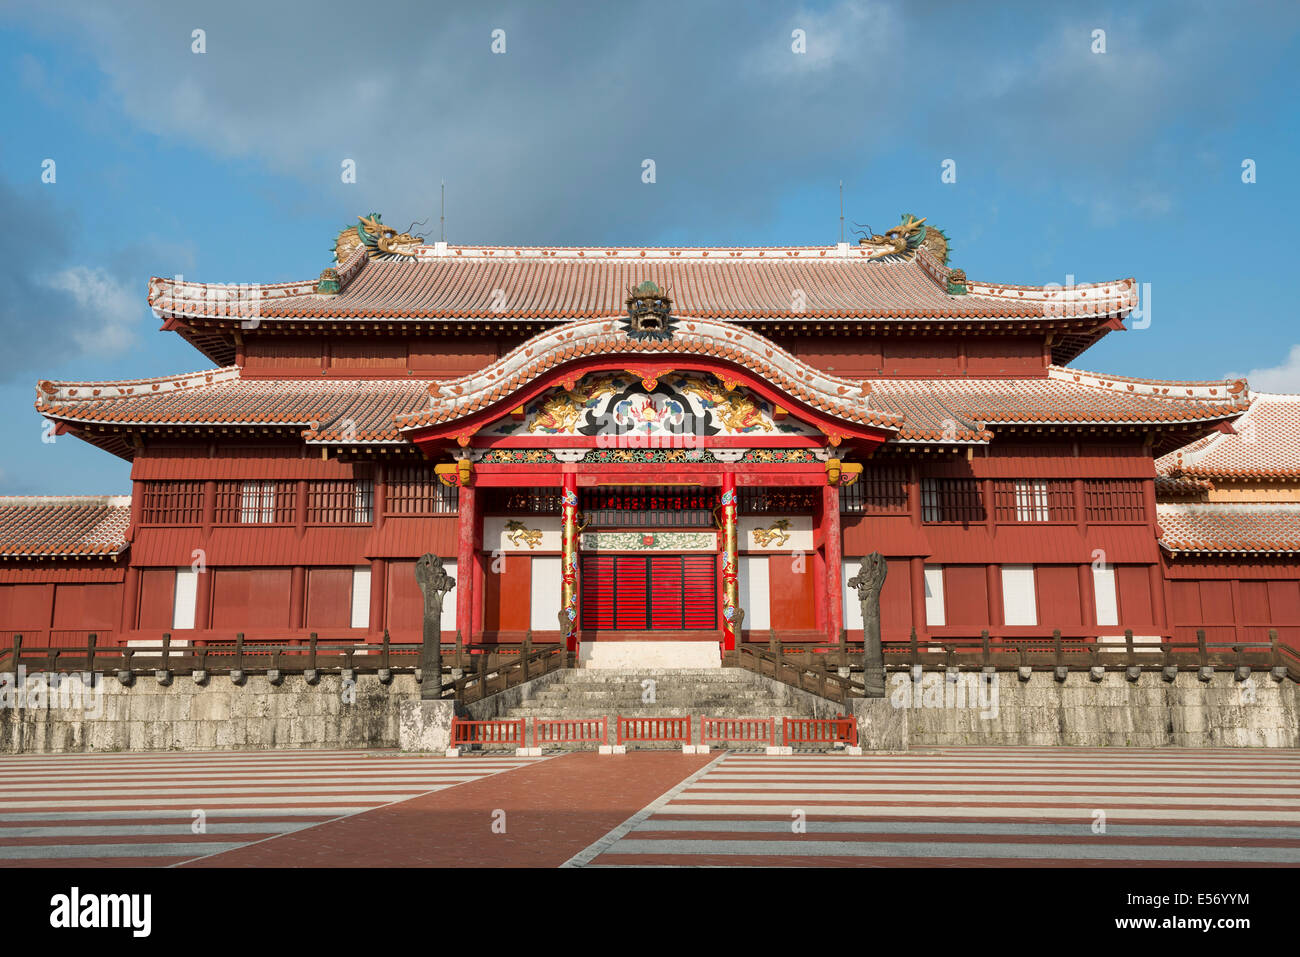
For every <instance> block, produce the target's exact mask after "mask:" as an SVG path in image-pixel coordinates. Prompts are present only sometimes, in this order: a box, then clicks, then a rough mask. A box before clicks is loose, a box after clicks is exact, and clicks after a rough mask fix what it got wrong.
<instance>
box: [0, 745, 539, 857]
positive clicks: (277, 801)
mask: <svg viewBox="0 0 1300 957" xmlns="http://www.w3.org/2000/svg"><path fill="white" fill-rule="evenodd" d="M545 760H548V759H546V758H514V757H500V758H495V757H484V758H474V759H472V760H457V759H454V758H438V757H415V756H407V755H401V754H398V753H396V752H357V751H251V752H250V751H245V752H230V751H224V752H167V753H154V754H151V753H113V754H58V755H34V756H2V757H0V867H3V866H8V867H15V866H17V867H35V866H42V865H53V866H60V867H89V866H100V865H102V866H112V867H124V866H149V867H158V866H167V865H172V864H179V863H182V862H185V861H191V860H195V859H199V858H203V857H207V856H209V855H212V854H220V853H223V852H227V851H232V850H235V849H237V848H241V847H245V846H247V845H249V844H253V843H257V842H262V841H267V840H268V839H273V838H276V837H279V836H281V835H285V834H291V833H293V832H296V831H301V830H303V829H305V828H310V827H313V826H317V825H320V824H324V823H327V822H330V821H337V820H339V819H342V818H346V817H349V816H352V815H356V814H361V813H364V812H367V811H371V810H374V809H376V808H379V807H383V806H385V805H389V804H392V803H394V802H401V801H407V800H410V799H411V798H415V797H419V796H421V795H426V794H429V793H432V792H435V791H440V790H443V789H445V788H449V787H452V786H453V785H457V784H463V783H466V782H469V781H475V780H478V779H479V778H482V777H486V776H489V775H493V774H497V773H500V772H502V771H509V770H512V769H514V768H519V767H522V766H524V765H527V764H529V763H535V762H538V761H545ZM196 812H202V814H201V815H199V814H197V813H196ZM200 825H201V827H200Z"/></svg>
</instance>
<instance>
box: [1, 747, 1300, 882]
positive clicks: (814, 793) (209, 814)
mask: <svg viewBox="0 0 1300 957" xmlns="http://www.w3.org/2000/svg"><path fill="white" fill-rule="evenodd" d="M1010 864H1017V865H1028V866H1068V867H1080V866H1084V867H1087V866H1115V865H1133V866H1142V865H1149V866H1186V867H1196V866H1224V865H1240V866H1279V865H1281V866H1296V865H1300V752H1297V751H1240V750H1213V751H1201V750H1198V751H1177V750H1159V751H1137V750H1093V749H1044V748H967V749H936V750H933V751H925V752H912V753H907V754H887V755H886V754H878V755H866V756H864V757H849V756H844V755H806V756H798V755H796V756H791V757H766V756H763V755H759V754H727V755H725V756H724V755H720V754H718V753H714V754H713V755H708V756H696V755H682V754H674V753H666V752H640V753H635V752H634V753H632V754H628V755H625V756H606V757H602V756H599V755H596V754H594V753H590V752H586V753H578V754H568V755H562V756H556V757H542V758H514V757H462V758H439V757H418V756H409V755H402V754H398V753H395V752H339V751H332V752H331V751H320V752H314V751H294V752H287V751H284V752H207V753H152V754H122V753H115V754H94V755H83V754H76V755H48V756H46V755H42V756H16V757H15V756H6V757H0V866H8V867H33V866H42V865H54V866H61V867H67V866H75V867H92V866H153V867H166V866H219V867H258V866H303V867H356V866H363V867H364V866H536V867H556V866H596V867H610V866H665V865H666V866H673V865H684V866H698V865H733V866H735V865H738V866H772V865H776V866H780V865H786V866H789V865H793V866H908V865H911V866H995V865H1010Z"/></svg>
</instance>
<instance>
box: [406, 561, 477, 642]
mask: <svg viewBox="0 0 1300 957" xmlns="http://www.w3.org/2000/svg"><path fill="white" fill-rule="evenodd" d="M385 577H386V578H387V583H388V618H387V620H388V631H389V636H390V637H391V638H392V640H393V641H414V642H418V641H421V640H423V632H424V596H423V595H422V594H421V593H420V586H419V584H417V583H416V581H415V560H414V559H412V560H410V561H401V560H393V561H390V562H389V563H388V574H387V575H386V576H385ZM458 587H459V586H458ZM446 600H447V601H448V602H450V603H452V604H453V605H454V604H455V602H456V592H455V591H454V590H453V591H452V592H451V594H450V595H448V596H447V599H446ZM465 640H466V641H468V640H469V636H468V635H466V636H465Z"/></svg>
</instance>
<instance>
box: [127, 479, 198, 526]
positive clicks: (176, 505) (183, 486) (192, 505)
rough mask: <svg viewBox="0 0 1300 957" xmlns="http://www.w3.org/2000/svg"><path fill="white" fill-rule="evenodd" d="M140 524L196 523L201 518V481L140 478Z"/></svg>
mask: <svg viewBox="0 0 1300 957" xmlns="http://www.w3.org/2000/svg"><path fill="white" fill-rule="evenodd" d="M141 484H142V485H143V486H144V488H143V490H142V493H141V497H142V503H141V505H142V508H141V512H140V523H141V524H142V525H198V524H199V523H200V522H202V521H203V483H202V482H143V483H141Z"/></svg>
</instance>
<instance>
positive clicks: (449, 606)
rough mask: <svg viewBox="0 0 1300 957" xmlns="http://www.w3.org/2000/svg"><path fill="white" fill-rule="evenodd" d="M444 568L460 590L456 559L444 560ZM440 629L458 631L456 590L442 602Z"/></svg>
mask: <svg viewBox="0 0 1300 957" xmlns="http://www.w3.org/2000/svg"><path fill="white" fill-rule="evenodd" d="M442 567H443V569H444V570H445V571H446V572H447V574H448V575H450V576H451V577H452V578H455V579H456V587H457V588H459V587H460V579H459V578H456V559H454V558H444V559H443V560H442ZM438 628H439V629H440V630H441V631H452V632H454V631H455V630H456V588H453V589H452V590H451V591H449V592H447V596H446V598H444V599H443V601H442V618H441V619H439V621H438ZM465 640H466V641H469V636H468V635H466V636H465Z"/></svg>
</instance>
